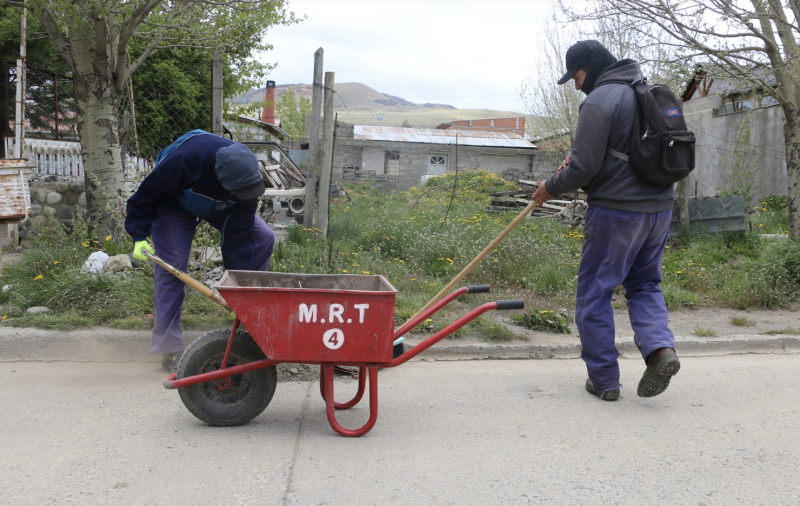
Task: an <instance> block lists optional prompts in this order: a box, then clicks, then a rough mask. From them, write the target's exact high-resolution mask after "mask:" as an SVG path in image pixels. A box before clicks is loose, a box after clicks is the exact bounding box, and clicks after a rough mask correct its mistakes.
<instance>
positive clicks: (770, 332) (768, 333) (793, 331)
mask: <svg viewBox="0 0 800 506" xmlns="http://www.w3.org/2000/svg"><path fill="white" fill-rule="evenodd" d="M782 334H792V335H797V334H800V330H798V329H778V330H768V331H766V332H762V333H761V335H766V336H775V335H782Z"/></svg>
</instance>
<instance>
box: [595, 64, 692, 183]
mask: <svg viewBox="0 0 800 506" xmlns="http://www.w3.org/2000/svg"><path fill="white" fill-rule="evenodd" d="M611 82H615V83H619V84H627V85H628V86H630V87H631V88H633V91H634V93H636V103H637V107H636V116H635V118H634V120H633V128H632V129H631V147H630V150H629V152H628V154H627V155H625V154H624V153H621V152H619V151H617V150H615V149H611V148H608V152H609V153H610V154H612V155H614V156H616V157H617V158H620V159H622V160H625V161H626V162H628V163H629V164H630V166H631V167H633V169H634V170H635V171H636V172H638V173H639V175H641V176H642V177H644V178H645V179H647V180H648V181H650V182H651V183H655V184H658V185H668V184H672V183H677V182H678V181H680V180H682V179H684V178H685V177H686V176H688V175H689V173H690V172H691V171H693V170H694V144H695V137H694V133H693V132H692V131H691V130H687V128H686V121H684V119H683V113H682V112H681V107H680V104H678V99H677V98H675V94H674V93H672V90H670V89H669V88H668V87H667V86H664V85H663V84H654V85H650V84H647V78H644V79H642V80H640V81H636V82H633V83H626V82H623V81H611ZM604 84H605V83H604Z"/></svg>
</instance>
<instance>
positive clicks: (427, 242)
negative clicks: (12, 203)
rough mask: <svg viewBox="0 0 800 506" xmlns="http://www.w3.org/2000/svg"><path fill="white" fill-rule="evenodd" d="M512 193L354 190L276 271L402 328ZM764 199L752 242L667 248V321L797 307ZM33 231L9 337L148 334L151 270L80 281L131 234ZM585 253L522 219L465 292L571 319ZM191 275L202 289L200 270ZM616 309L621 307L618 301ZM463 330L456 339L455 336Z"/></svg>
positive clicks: (788, 263)
mask: <svg viewBox="0 0 800 506" xmlns="http://www.w3.org/2000/svg"><path fill="white" fill-rule="evenodd" d="M514 189H517V188H516V186H515V185H514V184H513V183H510V182H509V181H506V180H504V179H502V178H500V177H499V176H497V175H494V174H490V173H487V172H485V171H478V170H468V171H460V172H459V173H458V174H457V175H456V174H455V173H450V174H447V175H444V176H439V177H435V178H431V179H429V180H428V181H427V182H426V183H425V185H421V186H419V187H415V188H411V189H410V190H408V191H403V192H395V193H392V194H389V195H387V194H383V193H381V192H379V191H377V190H376V189H375V188H374V187H373V186H371V185H369V184H358V185H349V186H348V193H349V195H350V196H351V197H352V205H351V203H350V202H348V201H346V200H340V201H338V202H333V203H332V207H331V219H330V232H329V238H330V239H329V240H328V241H322V240H320V239H319V237H318V236H316V235H314V234H313V232H312V231H309V230H307V229H303V228H302V227H293V228H290V229H289V234H288V239H287V240H286V241H285V242H283V243H282V244H280V245H279V246H278V247H276V249H275V252H274V254H273V257H272V261H271V264H270V270H271V271H275V272H296V273H308V274H365V273H369V274H380V275H382V276H384V277H386V278H387V279H388V280H389V282H390V283H392V285H394V286H395V288H397V289H398V294H397V297H396V309H395V320H396V322H397V323H398V324H400V323H404V322H405V321H407V319H408V318H409V317H410V316H411V315H413V314H414V313H416V311H417V310H418V309H419V308H420V307H422V306H423V305H424V304H425V303H426V302H427V301H428V300H430V299H431V298H432V297H433V296H434V295H435V294H436V293H437V292H439V290H440V289H441V288H442V287H443V286H445V285H446V284H447V283H448V282H449V281H450V280H451V279H452V278H453V277H454V276H455V275H456V274H457V273H458V272H460V271H461V269H462V268H463V267H464V266H465V265H467V263H469V262H470V261H471V260H472V259H473V258H474V257H475V256H476V255H477V254H478V253H479V252H480V251H482V250H483V248H484V247H485V246H486V245H487V244H489V243H490V242H491V240H492V239H494V238H495V237H496V236H497V235H498V234H499V233H500V232H501V231H502V230H503V229H504V228H505V227H506V226H507V225H508V224H509V223H510V222H511V220H512V219H514V218H515V217H516V213H514V212H509V213H505V214H488V213H486V212H485V208H486V205H487V203H488V201H489V199H490V197H489V193H490V192H496V191H503V190H514ZM451 198H453V201H452V205H451ZM773 200H774V202H773ZM765 201H766V202H767V203H766V204H763V203H762V205H761V206H760V207H759V209H757V210H755V211H754V212H753V213H752V214H750V215H748V223H751V224H752V231H748V232H747V233H739V234H719V235H713V236H712V235H704V234H696V235H691V236H684V237H680V238H678V239H675V240H671V241H670V242H669V243H668V246H667V248H666V249H665V250H664V255H663V262H662V265H663V269H662V271H663V283H662V285H661V286H662V291H663V292H664V299H665V302H666V304H667V307H668V308H669V309H670V310H674V309H680V308H689V307H697V306H702V305H705V304H716V305H724V306H729V307H734V308H742V309H747V308H781V307H787V306H790V305H792V304H795V303H797V301H798V294H800V246H798V245H797V244H796V243H795V242H794V241H792V240H789V239H787V240H764V237H763V233H762V232H764V233H784V232H785V231H786V230H788V220H787V216H786V209H785V207H782V203H781V202H780V201H779V199H777V198H776V199H772V200H768V201H767V200H765ZM759 225H762V226H759ZM31 230H32V236H29V238H27V239H25V241H24V245H25V246H26V247H27V248H28V249H27V250H26V251H25V252H24V253H23V254H22V257H21V259H20V260H19V261H17V262H15V263H13V264H11V265H10V266H6V268H4V269H3V270H2V271H0V286H2V285H12V289H10V290H9V291H7V292H4V293H0V305H2V306H3V309H4V312H0V318H2V317H5V318H6V319H5V320H4V321H6V322H7V323H5V324H6V325H36V326H45V327H47V328H64V329H70V328H81V327H88V326H91V325H109V326H112V327H115V328H126V329H127V328H130V329H148V328H150V326H151V325H152V323H151V319H150V317H149V316H148V315H152V313H153V270H152V266H151V265H149V264H141V265H140V267H138V268H135V269H133V270H131V271H129V272H127V273H126V274H125V275H124V276H121V277H120V276H108V275H103V274H101V275H91V274H86V273H83V272H81V270H80V267H81V265H82V264H83V262H84V261H85V260H86V258H87V257H88V256H89V254H90V253H91V252H93V251H98V250H102V251H105V252H106V253H108V254H116V253H120V252H122V253H127V252H130V251H131V249H132V245H131V243H130V238H128V237H127V236H124V235H123V236H121V237H109V238H102V239H103V240H100V241H95V240H94V238H93V237H92V234H91V233H90V231H89V229H88V227H87V226H86V225H85V223H83V222H81V221H80V220H77V221H76V223H75V224H74V226H73V229H72V232H71V233H67V232H66V231H65V230H64V229H63V228H61V227H58V226H53V228H49V227H40V228H39V229H37V228H35V227H34V228H32V229H31ZM214 234H215V232H214V231H210V230H205V229H202V230H201V231H200V232H198V237H197V239H196V241H195V244H194V245H193V247H197V248H200V247H206V246H211V245H214V244H217V243H218V237H217V236H215V235H214ZM106 239H107V240H106ZM582 246H583V234H582V232H581V230H580V229H572V228H569V227H566V226H564V225H563V224H562V223H560V222H558V221H556V220H526V221H524V222H523V223H522V224H520V225H519V226H518V227H517V228H516V229H515V230H514V231H513V232H512V233H511V234H509V235H508V237H506V238H505V239H504V240H503V242H501V243H500V244H499V245H498V247H497V248H495V249H494V250H493V251H492V252H491V253H490V254H489V255H488V256H487V257H486V258H485V259H484V260H483V261H482V262H481V263H480V264H478V265H477V266H476V267H475V269H473V271H472V272H471V273H470V274H469V275H468V276H467V277H466V278H465V279H464V280H463V282H462V283H463V285H467V284H490V285H492V288H493V290H494V291H495V292H506V293H509V294H519V293H524V294H525V297H526V298H532V299H533V300H536V304H537V305H539V306H540V307H567V308H570V307H572V304H574V302H573V301H574V297H575V288H576V277H577V273H578V264H579V262H580V259H581V251H582ZM191 274H192V275H193V276H195V277H201V275H202V271H196V272H192V273H191ZM481 300H484V299H480V298H479V299H464V300H463V302H461V301H460V302H458V303H454V304H452V305H450V306H448V307H446V308H444V309H443V310H442V311H440V312H439V313H437V314H436V315H434V316H433V317H432V318H431V321H430V322H425V323H423V324H422V325H420V326H419V327H418V328H417V329H415V332H417V333H431V332H435V331H436V330H439V329H441V328H443V327H444V326H445V325H446V324H447V322H451V321H453V320H454V319H455V318H457V317H459V316H461V315H463V314H464V313H465V312H466V311H467V310H468V308H472V307H475V305H476V304H478V303H480V302H479V301H481ZM487 300H488V299H487ZM617 305H618V307H620V308H623V307H624V303H622V302H618V303H617ZM31 306H47V307H49V308H50V309H51V310H52V311H53V313H50V314H49V315H37V316H35V317H34V315H30V316H29V315H27V313H26V310H27V309H28V308H29V307H31ZM527 314H528V315H531V314H533V313H527ZM539 316H542V313H539ZM534 318H535V315H534V316H533V317H529V324H530V325H533V326H543V329H544V330H548V329H561V330H558V331H568V329H569V327H568V326H567V322H566V319H565V318H564V321H563V322H561V323H559V322H555V323H553V324H547V323H541V322H537V321H534ZM230 320H231V315H230V314H229V313H227V312H226V311H224V310H223V309H221V308H220V307H219V306H217V305H216V304H214V303H213V302H211V301H210V300H208V299H206V298H205V297H203V296H201V295H199V294H197V293H195V292H194V291H192V290H189V291H187V297H186V302H185V304H184V309H183V321H184V326H185V327H186V328H192V327H193V328H203V327H206V326H209V325H211V326H213V325H218V324H228V323H229V322H230ZM487 321H488V320H487ZM487 321H484V320H481V323H474V324H473V325H472V326H471V327H470V329H471V331H475V332H479V333H480V334H481V335H483V336H484V338H485V339H487V340H493V341H502V340H505V339H511V338H513V337H511V336H510V335H508V334H507V333H506V331H507V330H508V329H505V330H503V329H502V328H501V327H498V326H493V325H491V322H490V321H488V323H487ZM465 332H466V331H465V330H460V331H459V332H458V333H457V334H456V337H458V336H459V335H464V333H465ZM512 333H513V332H512Z"/></svg>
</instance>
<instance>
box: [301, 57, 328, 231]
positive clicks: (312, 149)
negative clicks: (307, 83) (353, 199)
mask: <svg viewBox="0 0 800 506" xmlns="http://www.w3.org/2000/svg"><path fill="white" fill-rule="evenodd" d="M324 52H325V51H324V50H323V49H322V48H319V49H317V52H316V53H314V90H313V92H312V94H311V127H310V128H309V131H308V135H309V136H308V158H307V159H306V160H307V162H306V163H307V166H306V171H307V173H308V175H307V176H306V208H305V210H304V211H303V225H304V226H305V227H306V228H315V227H316V223H315V221H316V217H317V213H316V209H317V191H316V190H317V175H318V174H319V170H318V166H319V148H320V142H319V119H320V118H319V117H320V109H321V106H322V56H323V54H324Z"/></svg>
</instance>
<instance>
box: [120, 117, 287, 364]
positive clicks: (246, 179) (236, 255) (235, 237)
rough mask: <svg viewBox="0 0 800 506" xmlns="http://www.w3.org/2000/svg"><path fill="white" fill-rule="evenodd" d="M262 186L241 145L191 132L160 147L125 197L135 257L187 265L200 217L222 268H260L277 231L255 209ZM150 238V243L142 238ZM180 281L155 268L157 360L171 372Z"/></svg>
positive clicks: (178, 346) (178, 336)
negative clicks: (215, 236)
mask: <svg viewBox="0 0 800 506" xmlns="http://www.w3.org/2000/svg"><path fill="white" fill-rule="evenodd" d="M264 190H265V185H264V180H263V179H262V176H261V173H260V171H259V170H258V160H256V157H255V156H254V155H253V153H252V152H251V151H250V149H249V148H247V146H244V145H242V144H237V143H235V142H233V141H230V140H228V139H225V138H223V137H219V136H217V135H212V134H210V133H208V132H204V131H202V130H193V131H191V132H189V133H187V134H185V135H183V136H181V137H180V138H178V140H177V141H175V143H173V144H172V145H170V146H168V147H166V148H164V149H163V150H161V152H160V153H159V154H158V157H157V158H156V166H155V169H153V171H152V172H151V173H150V174H149V175H148V176H147V177H146V178H145V179H144V180H143V181H142V184H141V185H140V186H139V189H138V190H137V191H136V193H135V194H134V195H133V196H132V197H131V198H130V199H128V211H127V217H126V218H125V230H126V231H127V232H128V233H129V234H130V235H131V237H132V238H133V242H134V253H133V256H134V258H138V259H139V260H146V257H145V256H144V255H143V254H142V250H147V251H149V252H150V253H155V254H156V255H158V256H159V257H161V258H162V259H163V260H164V261H165V262H167V263H168V264H170V265H172V266H174V267H176V268H178V269H180V270H182V271H185V270H186V269H187V267H188V265H189V254H190V252H191V247H192V239H193V238H194V233H195V229H196V228H197V225H198V224H199V223H200V220H205V221H206V222H208V223H209V224H210V225H211V226H212V227H214V228H216V229H217V230H219V231H220V233H221V238H220V243H221V248H222V261H223V264H224V266H225V269H233V270H246V271H266V270H267V269H268V267H269V262H270V258H271V257H272V248H273V245H274V243H275V234H274V233H273V232H272V229H270V228H269V226H267V224H266V223H265V222H264V220H262V219H261V218H260V217H258V216H257V215H256V208H257V205H258V197H260V196H261V195H263V193H264ZM147 236H150V237H151V238H152V240H153V245H154V246H155V250H153V247H152V246H150V244H148V242H147V240H146V237H147ZM185 286H186V285H185V284H184V283H183V282H182V281H180V280H179V279H177V278H176V277H175V276H173V275H172V274H170V273H169V272H167V271H166V270H165V269H163V268H162V267H160V266H158V265H156V266H155V301H154V306H155V310H154V313H153V315H154V322H153V343H152V346H151V349H150V353H151V354H153V355H155V354H162V355H163V358H162V362H161V365H162V367H163V368H164V369H165V370H169V371H172V372H175V370H176V369H177V363H178V359H179V357H180V354H181V352H183V348H184V346H183V333H182V331H181V308H182V306H183V299H184V296H185Z"/></svg>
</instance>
